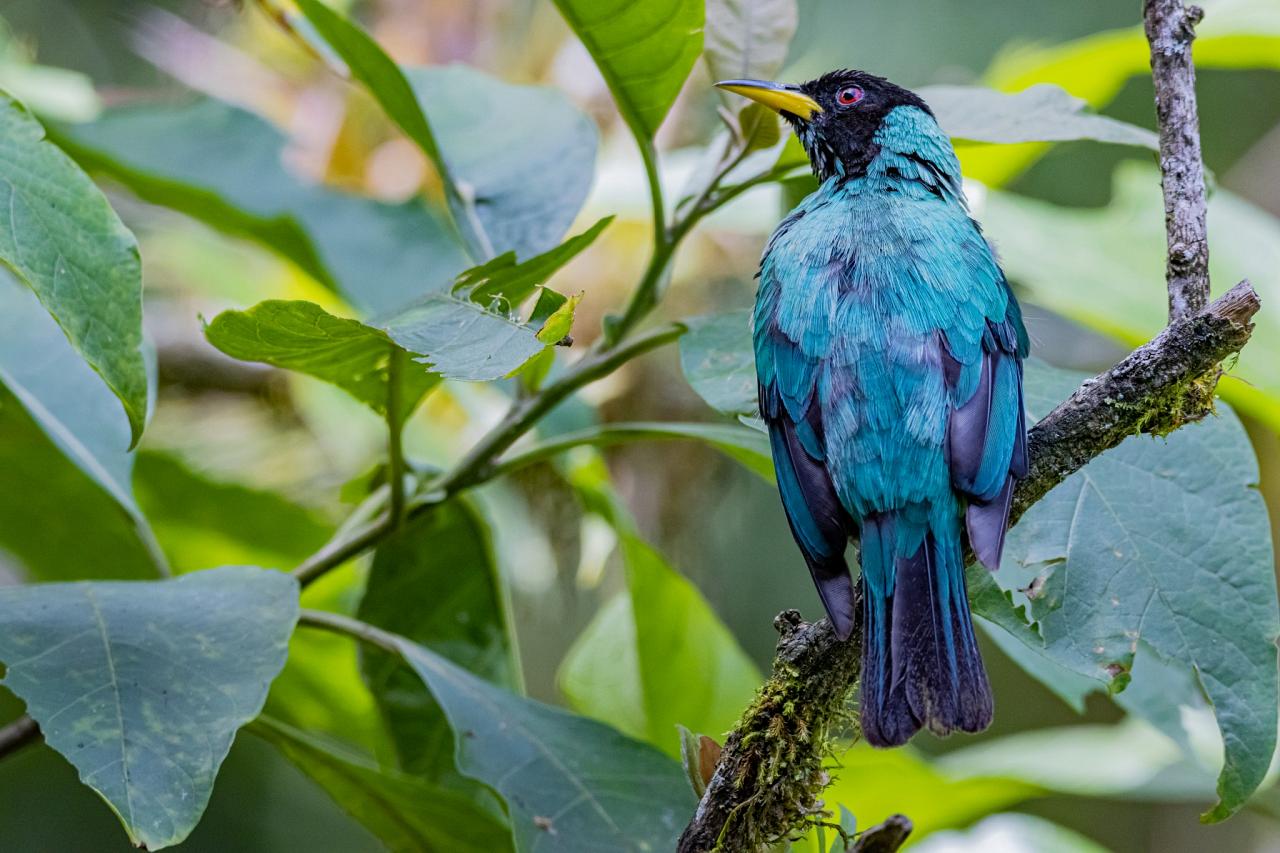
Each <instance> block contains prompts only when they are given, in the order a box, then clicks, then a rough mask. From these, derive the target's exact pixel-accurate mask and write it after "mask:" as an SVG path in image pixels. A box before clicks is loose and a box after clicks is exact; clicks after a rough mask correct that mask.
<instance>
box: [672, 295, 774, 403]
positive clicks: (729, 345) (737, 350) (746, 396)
mask: <svg viewBox="0 0 1280 853" xmlns="http://www.w3.org/2000/svg"><path fill="white" fill-rule="evenodd" d="M685 325H686V326H688V327H689V331H688V332H687V333H686V334H685V336H684V337H683V338H681V339H680V367H681V368H683V370H684V376H685V379H687V380H689V384H690V385H692V386H693V390H694V391H696V392H698V396H700V397H702V399H704V400H706V401H707V405H709V406H711V408H713V409H715V410H716V411H718V412H723V413H725V414H727V415H737V416H747V417H756V416H758V415H759V413H760V406H759V403H758V402H757V401H756V394H757V389H756V361H755V355H754V353H753V351H752V348H751V312H750V311H729V312H726V313H724V314H708V315H706V316H703V317H694V318H693V319H691V320H686V321H685Z"/></svg>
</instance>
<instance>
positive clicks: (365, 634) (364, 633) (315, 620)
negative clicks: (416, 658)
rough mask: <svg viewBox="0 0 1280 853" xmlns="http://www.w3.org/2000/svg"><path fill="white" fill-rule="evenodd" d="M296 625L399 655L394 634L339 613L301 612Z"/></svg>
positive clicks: (398, 646) (397, 642)
mask: <svg viewBox="0 0 1280 853" xmlns="http://www.w3.org/2000/svg"><path fill="white" fill-rule="evenodd" d="M298 624H299V625H301V626H304V627H307V628H317V629H319V630H321V631H328V632H330V633H331V634H345V635H346V636H348V637H352V638H354V639H357V640H359V641H361V642H363V643H369V644H370V645H373V646H377V647H378V648H381V649H384V650H386V651H388V652H390V653H391V654H393V655H396V656H397V657H399V656H400V654H401V650H400V643H399V641H398V638H397V637H396V636H395V635H394V634H389V633H387V632H386V631H384V630H382V629H381V628H376V627H374V626H373V625H370V624H369V623H368V622H361V621H360V620H359V619H352V618H351V617H350V616H343V615H342V614H341V613H330V612H329V611H327V610H303V611H301V612H300V613H299V614H298Z"/></svg>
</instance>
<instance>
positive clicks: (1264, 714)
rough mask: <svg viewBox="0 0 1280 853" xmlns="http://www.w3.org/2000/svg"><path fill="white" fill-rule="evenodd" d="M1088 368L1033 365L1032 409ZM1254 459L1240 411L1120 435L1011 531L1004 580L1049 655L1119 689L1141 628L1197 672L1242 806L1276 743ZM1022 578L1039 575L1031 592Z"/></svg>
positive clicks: (1266, 531)
mask: <svg viewBox="0 0 1280 853" xmlns="http://www.w3.org/2000/svg"><path fill="white" fill-rule="evenodd" d="M1082 378H1084V377H1082V376H1079V375H1076V374H1073V373H1068V372H1065V371H1050V370H1049V369H1048V368H1044V367H1043V366H1040V365H1033V367H1032V370H1030V371H1029V375H1028V382H1027V402H1028V407H1029V409H1030V410H1031V412H1032V414H1035V415H1039V414H1043V413H1044V412H1046V411H1048V410H1049V408H1051V406H1052V405H1053V403H1054V402H1055V401H1057V400H1060V399H1062V398H1064V397H1065V396H1066V395H1067V394H1069V393H1070V392H1071V390H1073V389H1074V388H1075V387H1076V386H1077V385H1078V384H1079V382H1080V380H1081V379H1082ZM1257 482H1258V469H1257V463H1256V461H1255V460H1254V458H1253V450H1252V447H1251V446H1250V444H1249V441H1248V438H1247V436H1246V435H1245V433H1244V430H1243V429H1242V428H1241V426H1240V423H1239V421H1238V420H1237V419H1236V417H1235V415H1234V414H1233V413H1232V412H1231V411H1230V410H1229V409H1227V408H1226V407H1225V406H1220V412H1219V414H1218V416H1217V417H1213V418H1209V419H1207V420H1206V421H1204V422H1202V423H1198V424H1192V425H1190V426H1187V427H1184V428H1182V429H1180V430H1178V431H1177V432H1174V433H1172V434H1171V435H1169V436H1168V437H1167V438H1166V439H1163V440H1157V439H1152V438H1148V437H1143V436H1136V437H1134V438H1130V439H1128V440H1127V441H1126V442H1125V443H1124V444H1122V445H1121V446H1120V447H1118V448H1116V449H1114V450H1111V451H1108V452H1107V453H1104V454H1103V455H1102V456H1100V457H1098V458H1097V459H1095V460H1094V461H1093V462H1091V463H1089V465H1087V466H1086V467H1085V468H1084V469H1082V470H1081V471H1079V472H1077V473H1076V474H1074V475H1072V476H1071V477H1069V478H1067V480H1066V481H1064V482H1063V483H1062V484H1061V485H1059V486H1058V487H1057V488H1055V489H1054V490H1053V491H1051V492H1050V493H1049V494H1048V495H1047V496H1046V497H1045V498H1044V499H1043V500H1042V501H1040V502H1039V503H1038V504H1036V505H1035V506H1034V507H1032V508H1031V509H1030V510H1029V511H1028V512H1027V514H1026V515H1025V516H1023V518H1022V520H1021V522H1019V524H1018V525H1017V527H1015V528H1014V529H1013V530H1012V531H1011V532H1010V534H1009V540H1008V545H1007V548H1006V552H1005V562H1004V564H1003V566H1002V568H1001V571H1000V572H999V573H998V574H997V580H998V581H999V582H1000V584H1001V585H1002V586H1003V587H1005V588H1006V589H1007V590H1009V591H1010V592H1011V593H1014V594H1015V597H1018V598H1021V599H1022V600H1023V601H1028V603H1029V609H1030V612H1031V614H1032V616H1033V617H1034V618H1035V619H1036V622H1037V624H1038V627H1039V630H1040V633H1041V635H1042V636H1043V638H1044V639H1043V642H1044V645H1043V649H1038V651H1041V652H1042V653H1043V654H1045V655H1047V656H1048V657H1049V658H1051V659H1052V660H1053V661H1055V662H1056V663H1057V664H1059V665H1061V666H1064V667H1066V668H1068V669H1070V670H1073V671H1075V672H1078V673H1080V674H1082V675H1085V676H1088V677H1090V678H1092V679H1095V680H1096V681H1098V682H1099V683H1100V684H1101V685H1106V686H1108V687H1110V689H1112V690H1122V689H1124V688H1125V686H1126V685H1127V684H1129V682H1130V680H1131V679H1132V680H1135V681H1136V680H1137V678H1138V674H1136V673H1134V672H1133V669H1134V654H1135V651H1136V649H1137V645H1138V643H1139V641H1141V642H1143V643H1145V644H1146V645H1148V646H1150V648H1151V649H1152V650H1153V651H1154V652H1155V653H1156V654H1157V655H1159V656H1160V657H1161V658H1163V659H1164V660H1165V661H1168V662H1169V664H1170V666H1175V667H1179V668H1183V669H1184V670H1189V671H1191V672H1193V673H1194V674H1195V676H1196V678H1197V679H1198V681H1199V684H1200V686H1201V687H1202V688H1203V690H1204V692H1205V695H1206V696H1207V697H1208V699H1209V701H1210V702H1211V703H1212V705H1213V708H1214V713H1215V715H1216V716H1217V720H1218V725H1219V727H1220V729H1221V730H1222V736H1223V740H1224V742H1225V746H1226V760H1225V764H1224V766H1223V768H1222V774H1221V776H1220V778H1219V785H1218V795H1219V799H1220V802H1219V804H1218V806H1217V807H1215V808H1214V809H1213V810H1212V811H1211V812H1210V813H1209V814H1208V815H1206V818H1207V819H1210V820H1220V819H1222V818H1225V817H1227V816H1229V815H1230V814H1232V813H1233V812H1234V811H1235V810H1236V809H1238V808H1239V807H1240V806H1241V805H1242V804H1243V803H1244V801H1245V800H1246V799H1247V798H1248V796H1249V795H1250V794H1251V793H1252V792H1253V790H1254V789H1255V788H1257V786H1258V784H1259V783H1260V782H1261V781H1262V778H1263V776H1264V775H1265V773H1266V771H1267V767H1268V765H1269V764H1270V762H1271V755H1272V752H1273V751H1274V748H1275V743H1276V703H1277V675H1276V646H1275V643H1276V639H1277V636H1278V635H1280V616H1278V615H1277V601H1276V582H1275V576H1274V565H1275V563H1274V556H1273V552H1272V546H1271V536H1270V525H1269V523H1268V520H1267V511H1266V507H1265V505H1264V504H1263V501H1262V497H1261V495H1259V494H1258V491H1257V489H1256V485H1257ZM1025 590H1032V593H1031V597H1030V598H1029V599H1028V598H1027V597H1026V593H1025V592H1022V591H1025Z"/></svg>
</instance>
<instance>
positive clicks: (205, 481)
mask: <svg viewBox="0 0 1280 853" xmlns="http://www.w3.org/2000/svg"><path fill="white" fill-rule="evenodd" d="M133 481H134V488H135V489H136V491H137V495H138V503H139V505H140V506H141V507H142V509H143V511H144V512H145V513H146V517H147V519H148V521H150V523H151V526H152V528H153V529H154V530H155V534H156V539H157V540H158V541H159V543H160V547H161V548H163V549H164V552H165V555H166V556H167V557H168V558H169V565H170V566H171V567H172V568H173V570H174V571H175V572H190V571H195V570H197V569H207V568H211V567H213V566H219V565H231V564H250V565H257V566H268V567H273V568H281V569H285V568H291V567H292V566H294V565H295V564H297V563H300V562H301V561H302V560H303V559H305V558H306V557H307V556H309V555H310V554H312V553H314V552H315V551H317V550H318V549H319V548H320V546H322V545H323V544H324V543H325V541H326V540H328V538H329V536H330V534H331V533H332V532H333V526H332V525H331V524H330V523H328V521H327V520H326V519H324V518H323V517H322V516H320V515H319V514H318V513H317V512H315V511H314V510H311V509H308V508H306V507H302V506H299V505H298V504H295V503H293V502H291V501H289V500H288V499H286V498H285V497H284V496H283V495H279V494H277V493H275V492H268V491H263V490H260V489H254V488H250V487H249V486H245V485H243V484H240V483H232V482H225V481H221V480H216V479H213V478H212V477H209V476H208V475H206V474H203V473H201V472H198V471H196V470H194V469H193V468H192V467H190V466H189V465H188V464H187V463H186V462H184V461H183V460H180V459H178V458H177V457H175V456H169V455H166V454H163V453H158V452H155V451H146V450H144V451H142V452H140V453H139V454H138V458H137V465H136V467H135V468H134V476H133Z"/></svg>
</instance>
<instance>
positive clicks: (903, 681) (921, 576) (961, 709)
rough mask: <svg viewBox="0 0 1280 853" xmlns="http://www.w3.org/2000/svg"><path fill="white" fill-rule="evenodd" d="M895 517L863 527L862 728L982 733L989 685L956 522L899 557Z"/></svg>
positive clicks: (868, 731) (877, 736)
mask: <svg viewBox="0 0 1280 853" xmlns="http://www.w3.org/2000/svg"><path fill="white" fill-rule="evenodd" d="M895 522H896V519H895V518H894V517H893V516H892V515H884V516H878V517H876V518H873V519H868V520H867V521H866V522H865V523H864V526H863V530H862V545H863V551H862V561H863V563H862V565H863V572H862V578H861V579H860V580H859V583H860V584H862V585H863V587H862V592H863V597H862V607H863V611H862V612H863V620H864V622H863V624H864V625H865V626H866V627H865V632H864V637H863V646H862V694H861V710H862V731H863V735H864V736H865V737H866V739H867V742H868V743H870V744H871V745H873V746H900V745H902V744H904V743H906V742H907V740H909V739H910V738H911V736H912V735H914V734H915V733H916V732H917V731H919V730H920V728H921V727H923V726H927V727H928V728H929V729H930V730H931V731H933V732H934V733H936V734H940V735H945V734H949V733H950V732H953V731H964V732H979V731H982V730H983V729H985V728H986V727H987V726H988V725H990V723H991V714H992V699H991V688H990V686H989V685H988V684H987V674H986V670H985V669H984V668H983V665H982V657H981V655H980V654H979V652H978V643H977V639H976V637H975V636H974V632H973V622H972V620H971V618H970V616H969V604H968V601H967V599H966V597H965V583H964V566H963V564H962V563H961V552H960V541H959V539H960V537H959V533H960V532H959V525H958V524H956V525H955V528H954V529H952V530H947V531H944V532H942V535H941V538H938V537H937V536H936V534H935V533H934V532H933V531H930V532H929V533H927V534H926V536H925V537H924V541H923V543H922V544H921V545H920V547H919V548H918V549H917V550H916V552H915V553H914V554H912V555H911V556H910V557H898V556H895V550H896V548H895V542H896V538H897V531H896V530H895V526H896V524H895Z"/></svg>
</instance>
